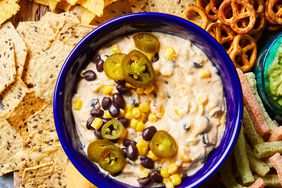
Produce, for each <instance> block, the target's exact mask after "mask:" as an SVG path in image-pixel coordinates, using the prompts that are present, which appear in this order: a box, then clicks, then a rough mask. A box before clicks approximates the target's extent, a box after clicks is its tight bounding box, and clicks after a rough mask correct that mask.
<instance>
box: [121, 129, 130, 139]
mask: <svg viewBox="0 0 282 188" xmlns="http://www.w3.org/2000/svg"><path fill="white" fill-rule="evenodd" d="M127 136H128V130H127V129H123V132H122V134H121V136H120V138H121V139H126V138H127Z"/></svg>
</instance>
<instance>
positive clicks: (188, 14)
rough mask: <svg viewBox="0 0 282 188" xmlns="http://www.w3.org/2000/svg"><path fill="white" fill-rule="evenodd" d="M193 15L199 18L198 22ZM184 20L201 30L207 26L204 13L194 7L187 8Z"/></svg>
mask: <svg viewBox="0 0 282 188" xmlns="http://www.w3.org/2000/svg"><path fill="white" fill-rule="evenodd" d="M195 14H196V15H199V16H200V20H197V19H196V16H194V15H195ZM184 18H185V19H187V20H189V21H190V22H192V23H194V24H196V25H198V26H199V27H201V28H202V29H206V27H207V25H208V18H207V16H206V14H205V12H204V11H203V9H201V8H199V7H196V6H189V7H187V9H186V10H185V11H184Z"/></svg>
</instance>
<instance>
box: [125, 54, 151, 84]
mask: <svg viewBox="0 0 282 188" xmlns="http://www.w3.org/2000/svg"><path fill="white" fill-rule="evenodd" d="M122 69H123V75H124V77H125V80H126V81H127V82H129V83H130V84H131V85H133V86H135V87H139V88H144V87H146V86H148V85H150V84H151V83H153V82H154V81H155V71H154V68H153V66H152V63H151V62H150V61H149V59H148V58H147V56H146V55H144V54H143V53H142V52H140V51H138V50H132V51H131V52H129V54H127V55H126V56H125V57H124V58H123V61H122Z"/></svg>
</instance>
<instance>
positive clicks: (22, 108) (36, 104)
mask: <svg viewBox="0 0 282 188" xmlns="http://www.w3.org/2000/svg"><path fill="white" fill-rule="evenodd" d="M44 105H45V101H44V100H43V99H39V98H37V97H36V96H35V93H34V91H28V92H27V93H26V95H25V96H24V98H23V100H22V101H21V102H20V103H19V104H18V105H17V107H16V108H15V110H14V111H13V112H12V113H11V114H9V116H8V118H7V120H8V122H9V123H10V124H11V125H12V127H14V129H15V130H16V131H17V132H18V133H20V134H21V135H22V134H25V132H27V131H28V130H26V122H27V120H28V119H29V117H30V116H32V115H33V114H34V113H35V112H37V111H38V110H39V109H41V108H42V107H43V106H44Z"/></svg>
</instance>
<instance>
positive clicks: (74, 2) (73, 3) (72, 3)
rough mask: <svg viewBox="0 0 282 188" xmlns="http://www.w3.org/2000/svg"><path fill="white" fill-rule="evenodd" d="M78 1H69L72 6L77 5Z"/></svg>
mask: <svg viewBox="0 0 282 188" xmlns="http://www.w3.org/2000/svg"><path fill="white" fill-rule="evenodd" d="M77 1H78V0H67V2H68V3H69V4H70V5H75V4H76V3H77Z"/></svg>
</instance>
